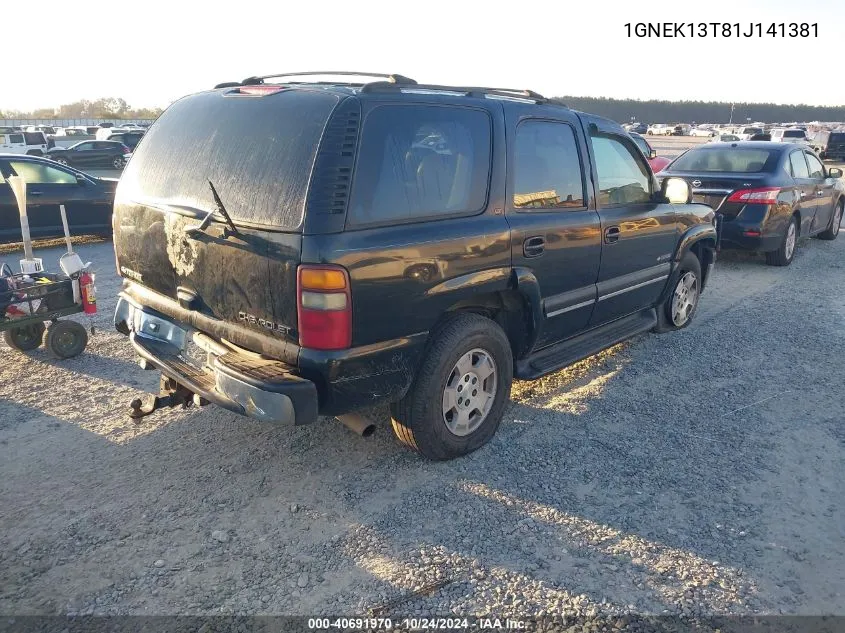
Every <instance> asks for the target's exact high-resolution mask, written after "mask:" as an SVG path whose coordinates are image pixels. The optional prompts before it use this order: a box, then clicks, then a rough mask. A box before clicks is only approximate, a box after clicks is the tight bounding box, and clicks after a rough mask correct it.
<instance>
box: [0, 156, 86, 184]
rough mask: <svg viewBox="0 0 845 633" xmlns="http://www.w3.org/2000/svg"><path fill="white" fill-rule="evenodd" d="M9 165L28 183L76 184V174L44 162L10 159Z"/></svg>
mask: <svg viewBox="0 0 845 633" xmlns="http://www.w3.org/2000/svg"><path fill="white" fill-rule="evenodd" d="M9 165H11V166H12V169H14V170H15V173H16V174H17V175H18V176H22V177H23V179H24V180H26V182H27V183H29V184H38V185H44V184H76V176H74V175H73V174H71V173H69V172H66V171H63V170H61V169H57V168H55V167H51V166H50V165H45V164H44V163H35V162H29V161H14V160H12V161H9Z"/></svg>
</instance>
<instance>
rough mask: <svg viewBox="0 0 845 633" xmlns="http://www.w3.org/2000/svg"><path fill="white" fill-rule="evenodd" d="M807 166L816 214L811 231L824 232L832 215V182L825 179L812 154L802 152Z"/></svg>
mask: <svg viewBox="0 0 845 633" xmlns="http://www.w3.org/2000/svg"><path fill="white" fill-rule="evenodd" d="M804 154H805V158H806V159H807V166H808V167H809V169H810V180H812V181H813V183H814V191H813V196H814V197H815V206H816V213H815V219H814V221H813V227H812V229H811V230H812V231H813V233H815V232H817V231H824V230H825V229H827V227H828V226H829V225H830V218H831V216H832V215H833V195H834V182H835V181H834V180H833V179H832V178H827V177H826V176H827V174H826V172H825V169H824V165H822V162H821V161H820V160H819V159H818V158H816V156H815V154H813V153H812V152H807V151H805V152H804Z"/></svg>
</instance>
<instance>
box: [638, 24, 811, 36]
mask: <svg viewBox="0 0 845 633" xmlns="http://www.w3.org/2000/svg"><path fill="white" fill-rule="evenodd" d="M625 30H626V32H627V34H628V37H689V38H695V37H717V38H719V37H721V38H728V37H784V38H788V37H818V36H819V23H818V22H770V23H768V24H767V23H765V22H748V23H742V22H628V23H627V24H625Z"/></svg>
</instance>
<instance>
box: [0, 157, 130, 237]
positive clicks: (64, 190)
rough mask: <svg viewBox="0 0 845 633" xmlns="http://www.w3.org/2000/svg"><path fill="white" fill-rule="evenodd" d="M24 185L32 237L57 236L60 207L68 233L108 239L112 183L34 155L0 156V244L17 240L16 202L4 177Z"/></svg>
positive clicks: (112, 180)
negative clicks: (66, 221) (19, 177)
mask: <svg viewBox="0 0 845 633" xmlns="http://www.w3.org/2000/svg"><path fill="white" fill-rule="evenodd" d="M9 176H22V177H23V178H24V180H26V182H27V187H26V203H27V204H26V207H27V217H28V220H29V228H30V233H31V234H32V237H40V238H44V237H59V236H61V235H63V234H64V232H63V230H62V216H61V213H60V212H59V205H60V204H63V205H65V211H66V212H67V216H68V225H69V227H70V232H71V234H73V235H104V236H111V214H112V207H113V205H114V191H115V187H116V186H117V180H114V179H108V178H96V177H94V176H90V175H88V174H85V173H83V172H81V171H77V170H76V169H73V168H70V167H65V166H62V165H57V164H56V163H54V162H51V161H49V160H46V159H44V158H38V157H35V156H21V155H18V154H0V242H4V243H6V242H19V241H20V240H21V224H20V215H19V212H18V203H17V200H16V198H15V195H14V194H13V193H12V189H11V187H10V186H9V183H8V182H7V181H6V179H7V178H8V177H9Z"/></svg>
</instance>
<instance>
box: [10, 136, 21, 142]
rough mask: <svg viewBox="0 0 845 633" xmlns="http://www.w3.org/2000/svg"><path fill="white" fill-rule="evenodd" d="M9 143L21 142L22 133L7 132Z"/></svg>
mask: <svg viewBox="0 0 845 633" xmlns="http://www.w3.org/2000/svg"><path fill="white" fill-rule="evenodd" d="M9 142H10V143H23V134H9Z"/></svg>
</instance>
